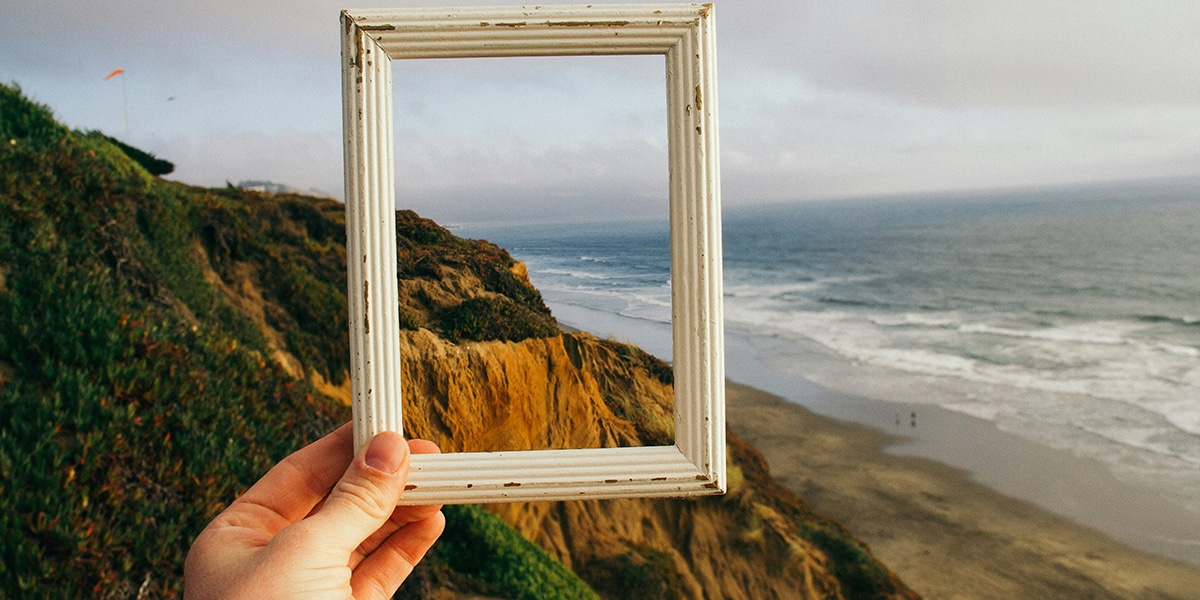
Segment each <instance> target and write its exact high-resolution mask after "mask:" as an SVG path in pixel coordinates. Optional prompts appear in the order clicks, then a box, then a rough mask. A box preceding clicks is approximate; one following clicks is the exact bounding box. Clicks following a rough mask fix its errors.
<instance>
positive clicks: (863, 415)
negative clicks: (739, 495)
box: [726, 336, 1200, 589]
mask: <svg viewBox="0 0 1200 600" xmlns="http://www.w3.org/2000/svg"><path fill="white" fill-rule="evenodd" d="M731 349H732V350H733V351H732V352H731V351H730V350H731ZM755 356H756V351H755V350H754V349H753V348H752V347H751V346H750V344H749V342H748V341H747V340H745V339H743V338H740V337H737V336H731V337H727V339H726V361H727V373H728V377H729V379H731V380H734V381H738V382H743V381H752V382H753V383H752V384H750V385H751V386H752V387H753V388H756V389H758V390H761V391H764V392H767V393H770V394H774V395H776V396H779V397H781V398H783V399H784V400H785V401H787V402H789V403H791V404H793V405H795V406H799V407H802V408H805V409H808V410H810V411H812V412H815V413H816V414H818V415H821V416H824V417H827V418H831V419H835V420H838V421H842V422H845V423H853V424H857V425H863V426H866V427H869V428H870V429H872V430H873V431H875V432H877V433H879V434H882V435H886V436H890V441H889V442H888V443H887V444H886V445H885V446H884V447H883V448H882V452H883V453H885V454H886V455H890V456H904V457H912V458H923V459H928V460H932V461H935V462H937V463H940V464H942V465H944V466H948V467H952V468H954V469H957V470H960V471H962V472H963V473H964V474H965V476H966V477H967V478H969V479H970V480H971V481H973V482H976V483H979V484H982V485H984V486H986V487H987V488H988V489H989V490H990V491H992V492H994V493H996V494H1000V495H1004V496H1007V497H1011V498H1014V499H1017V500H1022V501H1025V502H1028V503H1030V504H1032V505H1035V506H1037V507H1039V508H1041V509H1044V510H1047V511H1049V512H1050V513H1053V514H1055V515H1057V516H1060V517H1063V518H1066V519H1069V520H1070V521H1072V522H1074V523H1077V524H1079V525H1082V526H1084V527H1088V528H1090V529H1094V530H1097V531H1100V532H1102V533H1104V534H1106V535H1109V536H1111V537H1113V538H1115V539H1116V540H1118V541H1119V542H1121V543H1123V544H1126V545H1128V546H1130V547H1131V548H1135V549H1138V550H1141V551H1145V552H1151V553H1154V554H1158V555H1161V556H1164V557H1167V558H1170V559H1174V560H1180V561H1184V562H1187V563H1190V564H1191V565H1193V566H1196V567H1198V568H1200V514H1197V513H1195V512H1192V511H1190V510H1188V509H1187V508H1184V507H1183V506H1181V505H1179V504H1176V503H1175V502H1172V501H1170V500H1168V499H1166V498H1164V497H1163V496H1162V494H1160V493H1159V492H1157V491H1156V490H1154V489H1152V488H1149V487H1146V486H1142V485H1137V484H1133V483H1129V482H1125V481H1122V480H1119V479H1118V478H1117V477H1116V476H1115V475H1114V474H1113V473H1112V472H1111V471H1109V470H1108V468H1107V467H1105V466H1104V465H1103V464H1101V463H1100V462H1098V461H1096V460H1092V459H1087V458H1081V457H1078V456H1075V455H1073V454H1071V453H1070V452H1068V451H1066V450H1058V449H1053V448H1049V447H1047V446H1043V445H1041V444H1038V443H1037V442H1034V441H1032V440H1028V439H1025V438H1023V437H1020V436H1018V435H1016V434H1012V433H1008V432H1004V431H1001V430H999V429H998V428H997V427H996V426H995V424H993V423H991V422H989V421H985V420H982V419H978V418H975V417H972V416H969V415H966V414H962V413H958V412H954V411H951V410H947V409H944V408H941V407H938V406H934V405H911V404H901V403H890V402H883V401H880V400H872V399H869V398H864V397H860V396H855V395H851V394H845V393H842V392H838V391H834V390H830V389H828V388H825V387H823V386H821V385H819V384H816V383H813V382H811V381H808V380H807V379H804V378H803V377H801V376H797V375H787V374H783V373H779V372H777V371H774V370H772V369H770V368H769V367H767V366H766V365H764V364H762V363H761V362H760V361H759V360H758V359H757V358H756V357H755ZM911 412H915V413H916V414H917V423H918V425H917V426H916V427H912V426H910V424H909V415H910V413H911ZM897 415H899V416H900V425H899V426H898V427H897V426H895V419H896V416H897ZM1198 589H1200V588H1198Z"/></svg>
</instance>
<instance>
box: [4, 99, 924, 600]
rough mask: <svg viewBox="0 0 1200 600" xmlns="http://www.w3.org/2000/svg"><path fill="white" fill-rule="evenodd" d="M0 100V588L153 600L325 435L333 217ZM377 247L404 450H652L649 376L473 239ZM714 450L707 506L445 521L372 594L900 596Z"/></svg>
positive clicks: (458, 510) (336, 265) (336, 369)
mask: <svg viewBox="0 0 1200 600" xmlns="http://www.w3.org/2000/svg"><path fill="white" fill-rule="evenodd" d="M0 103H2V106H0V108H2V109H3V110H2V111H0V117H2V119H0V141H3V144H2V145H0V167H2V168H0V427H3V429H2V430H0V559H2V560H0V595H3V596H14V597H17V596H39V597H78V596H90V597H101V598H118V597H135V596H142V595H146V594H148V595H150V596H154V597H172V596H177V595H178V593H179V590H180V577H181V573H182V571H181V568H182V560H183V556H184V555H185V554H186V551H187V547H188V546H189V545H190V543H191V540H192V539H193V538H194V536H195V535H196V534H197V533H198V532H199V531H200V529H202V528H203V526H204V524H206V523H207V521H208V520H209V519H211V518H212V517H213V516H214V515H215V514H216V513H217V512H219V511H220V510H221V509H222V508H223V507H224V506H225V505H226V504H227V503H228V502H229V501H230V500H231V499H232V498H234V497H236V496H237V494H239V493H241V491H243V490H245V489H246V488H247V487H248V486H249V485H250V484H252V483H253V481H255V480H256V479H257V478H258V477H259V476H261V475H262V473H263V472H265V470H266V469H267V468H269V466H270V465H271V464H273V463H274V462H276V461H278V460H279V459H281V458H282V457H284V456H286V455H287V454H288V453H290V452H292V451H294V450H295V449H297V448H299V447H301V446H303V445H304V444H306V443H308V442H310V441H312V440H313V439H315V438H316V437H319V436H320V435H321V434H322V433H323V432H326V431H328V430H330V429H332V428H333V427H335V426H336V425H337V424H338V423H339V422H344V421H345V420H347V419H348V418H349V409H348V408H347V406H346V401H347V399H348V397H349V382H348V381H347V376H346V373H347V372H348V360H349V355H348V351H347V342H346V329H347V324H346V312H347V311H346V299H345V215H344V212H343V209H342V206H341V204H340V203H338V202H336V201H334V200H330V199H321V198H311V197H305V196H299V195H292V194H277V195H274V194H266V193H260V192H252V191H246V190H240V189H236V188H233V187H232V186H229V187H227V188H223V189H201V188H195V187H190V186H185V185H181V184H177V183H172V182H169V181H165V180H162V179H160V178H158V177H156V176H154V175H152V174H151V172H150V171H149V170H147V168H146V167H145V166H144V165H142V164H140V163H139V162H138V160H137V159H136V158H135V157H133V156H131V155H130V154H128V153H126V152H125V151H124V150H122V149H121V148H120V147H118V146H116V145H114V144H113V143H112V142H111V141H110V140H109V139H108V138H106V137H104V136H102V135H99V134H95V133H89V132H76V131H70V130H68V129H67V128H65V127H63V126H62V125H60V124H58V123H57V122H56V121H54V119H53V118H52V116H51V114H50V112H49V110H48V109H46V108H45V107H41V106H38V105H36V104H35V103H32V102H30V101H28V100H27V99H25V98H24V97H23V96H22V94H21V93H20V91H19V90H18V89H16V88H13V87H8V86H0ZM151 158H153V157H151ZM397 243H398V256H397V262H398V274H397V275H398V278H399V283H400V290H401V306H400V315H401V318H400V323H399V324H400V326H401V329H402V340H403V380H404V386H405V387H404V390H403V393H404V396H405V398H406V410H405V419H406V422H405V427H406V432H407V433H408V434H409V435H413V436H420V437H426V438H429V439H432V440H434V441H435V442H437V443H438V444H439V445H440V446H441V447H442V448H443V449H444V451H458V450H501V449H539V448H561V447H611V446H636V445H655V444H664V443H669V442H670V440H671V436H672V431H671V426H672V419H671V402H672V400H671V398H672V392H671V371H670V368H669V367H668V366H667V365H665V364H664V363H662V361H659V360H658V359H656V358H654V357H652V356H649V355H647V354H646V353H644V352H642V351H641V350H640V349H637V348H636V347H633V346H629V345H626V344H620V343H617V342H613V341H611V340H604V339H599V338H596V337H595V336H592V335H590V334H587V333H582V332H573V333H563V332H562V331H561V329H560V328H559V326H558V325H557V323H556V322H555V321H554V318H553V316H552V315H551V314H550V311H549V309H548V308H546V306H545V304H544V303H543V302H542V300H541V296H540V294H539V293H538V292H537V290H536V289H535V288H534V287H533V286H532V285H531V284H530V282H529V280H528V277H527V275H526V273H525V270H524V267H523V265H521V263H520V262H518V261H515V260H513V259H512V257H511V256H509V255H508V253H507V252H505V251H504V250H502V249H500V248H498V247H497V246H495V245H494V244H490V243H487V242H485V241H478V240H464V239H460V238H457V237H455V236H453V235H452V234H451V233H450V232H449V231H447V230H445V229H444V228H441V227H439V226H437V225H436V224H435V223H433V222H431V221H428V220H426V219H422V218H420V217H419V216H417V215H415V214H413V213H411V212H408V211H401V212H399V213H397ZM583 325H584V326H586V324H583ZM728 455H729V461H730V463H729V465H728V470H729V480H730V490H729V493H728V494H727V495H725V496H721V497H709V498H699V499H688V500H647V499H628V500H608V501H575V502H564V503H512V504H498V505H491V506H487V507H485V508H480V507H471V506H467V507H447V509H446V513H447V518H448V523H449V526H448V530H447V533H446V535H445V536H444V537H443V541H442V542H440V543H439V546H438V547H437V548H435V550H434V551H433V552H432V553H431V554H430V556H429V557H428V559H427V560H426V561H425V562H424V563H422V565H421V567H420V569H419V570H418V572H417V573H415V574H414V577H413V578H412V580H411V582H410V584H409V585H406V586H405V588H403V589H402V590H401V593H400V595H399V596H398V597H406V598H453V597H479V596H489V597H512V598H538V597H545V598H559V597H596V596H597V595H598V596H599V597H604V598H627V597H638V598H648V597H653V598H772V597H776V598H796V597H802V598H839V597H840V598H911V597H915V594H913V593H912V592H911V591H910V590H909V589H908V588H907V587H906V586H905V585H904V584H903V583H902V582H900V581H899V580H898V578H896V577H895V576H894V575H893V574H892V573H891V572H890V571H888V570H887V568H886V567H884V566H883V565H882V564H880V563H879V562H878V561H877V560H875V558H874V557H873V556H872V555H871V554H870V551H869V550H868V549H867V548H866V546H865V545H863V544H862V543H861V542H859V541H858V540H856V539H855V538H854V537H853V536H851V535H850V533H849V532H848V531H846V529H845V528H844V527H842V526H840V525H839V524H837V523H835V522H833V521H830V520H828V519H825V518H823V517H820V516H818V515H815V514H813V513H812V512H811V511H810V510H809V509H808V508H807V506H806V505H805V504H804V502H803V501H802V500H800V499H798V498H796V497H795V496H794V495H793V494H792V493H791V492H789V491H788V490H786V489H785V488H783V487H782V486H780V485H779V484H778V483H777V482H775V480H773V479H772V478H771V477H770V474H769V473H768V470H767V465H766V462H765V460H764V459H763V458H762V457H761V455H759V454H758V452H757V451H756V450H754V449H753V448H752V447H750V446H748V445H747V444H745V443H743V442H742V441H740V440H739V439H737V438H736V437H732V436H731V437H730V438H729V447H728ZM496 517H499V518H498V519H497V518H496ZM531 542H532V543H531ZM480 549H488V550H487V551H482V550H480Z"/></svg>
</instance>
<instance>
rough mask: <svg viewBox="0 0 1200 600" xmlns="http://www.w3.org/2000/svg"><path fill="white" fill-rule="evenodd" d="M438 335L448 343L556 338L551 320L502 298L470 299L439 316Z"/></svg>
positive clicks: (555, 327)
mask: <svg viewBox="0 0 1200 600" xmlns="http://www.w3.org/2000/svg"><path fill="white" fill-rule="evenodd" d="M441 321H442V328H441V332H442V335H444V336H445V337H446V338H447V339H449V340H451V341H455V342H457V341H459V340H508V341H514V342H515V341H520V340H524V339H528V338H541V337H550V336H554V335H558V326H556V325H555V324H554V322H553V320H551V319H548V318H546V317H545V316H543V315H541V314H539V313H537V312H535V311H533V310H531V309H529V308H527V307H524V306H521V305H519V304H517V303H516V302H513V301H512V300H510V299H508V298H506V297H504V296H491V297H479V298H469V299H467V300H464V301H463V302H462V303H460V304H458V305H457V306H455V307H453V308H451V309H450V310H448V311H446V312H445V313H443V314H442V319H441Z"/></svg>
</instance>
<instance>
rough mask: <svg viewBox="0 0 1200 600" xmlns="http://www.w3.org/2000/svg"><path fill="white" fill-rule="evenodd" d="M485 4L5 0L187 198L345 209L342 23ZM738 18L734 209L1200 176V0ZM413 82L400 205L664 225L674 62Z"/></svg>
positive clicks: (892, 7)
mask: <svg viewBox="0 0 1200 600" xmlns="http://www.w3.org/2000/svg"><path fill="white" fill-rule="evenodd" d="M476 4H513V2H487V1H486V0H468V1H466V2H463V1H458V2H454V1H451V2H445V1H442V0H422V1H421V2H417V3H405V2H402V1H397V0H383V1H382V2H349V3H344V2H341V1H338V2H331V1H328V0H259V1H251V2H249V3H247V2H245V0H210V1H203V2H184V1H173V2H163V1H161V0H154V1H151V0H4V4H3V7H2V8H0V81H5V82H16V83H17V84H19V85H20V86H21V87H22V88H23V89H24V91H25V93H26V94H27V95H29V96H31V97H32V98H34V99H35V100H37V101H39V102H42V103H45V104H48V105H49V106H50V107H51V108H52V109H53V110H54V112H55V114H56V115H57V116H58V117H59V119H61V120H63V121H64V122H66V123H67V124H68V125H69V126H71V127H74V128H80V129H99V130H102V131H104V132H106V133H108V134H110V135H113V136H115V137H119V138H128V141H129V142H131V143H132V144H133V145H135V146H139V147H142V148H144V149H147V150H149V151H151V152H154V153H155V154H157V155H159V156H161V157H163V158H165V159H168V160H171V161H173V162H174V163H175V164H176V171H175V173H174V174H172V175H171V176H170V177H172V178H175V179H178V180H180V181H184V182H187V183H192V184H198V185H205V186H219V185H224V183H225V182H226V181H230V182H234V183H236V182H239V181H242V180H249V179H256V180H271V181H275V182H279V183H283V184H287V185H290V186H292V187H295V188H299V189H301V190H314V191H317V192H319V193H322V194H326V195H330V196H335V197H339V198H340V197H341V196H342V186H343V183H342V158H341V91H340V85H341V80H340V70H339V69H340V61H339V47H340V46H339V40H338V33H339V31H338V15H339V12H340V10H341V9H342V8H345V7H347V6H353V7H355V8H360V7H369V6H403V5H407V6H429V5H476ZM716 24H717V53H718V70H719V75H718V84H719V93H720V119H721V122H720V124H721V144H722V146H721V156H722V182H723V191H722V194H723V200H724V202H725V203H726V205H730V206H733V205H741V204H751V203H760V202H778V201H791V200H805V199H813V198H836V197H846V196H860V195H876V194H897V193H912V192H926V191H947V190H973V189H988V188H999V187H1021V186H1033V185H1042V184H1057V183H1075V182H1089V181H1105V180H1120V179H1131V178H1158V177H1178V176H1189V177H1190V176H1200V2H1196V1H1195V0H1179V1H1168V0H1147V1H1139V2H1129V1H1122V2H1112V1H1099V2H1060V1H1054V0H1041V1H1026V0H1015V1H1014V0H1003V1H996V0H987V1H974V0H956V1H944V2H935V1H918V0H878V1H868V0H864V1H859V2H818V1H808V2H795V1H781V0H724V1H718V2H716ZM116 68H122V69H124V70H125V73H124V75H121V76H118V77H115V78H113V79H111V80H108V81H105V80H104V76H105V75H107V74H108V73H109V72H111V71H112V70H113V69H116ZM394 69H395V74H394V79H395V82H396V87H395V91H394V94H395V100H394V102H395V108H396V134H397V143H398V150H397V162H398V165H397V180H398V186H399V190H398V197H399V202H400V204H401V205H402V206H405V207H412V208H415V209H417V210H418V212H421V213H423V214H425V215H428V216H431V217H434V218H436V219H440V220H447V221H460V222H469V221H475V220H480V219H493V218H499V217H500V216H503V217H505V218H526V217H527V216H536V215H544V214H545V212H546V211H547V210H550V209H551V208H553V207H558V209H562V207H564V206H571V207H575V209H574V210H588V211H598V212H603V211H608V212H617V213H619V214H625V215H628V214H635V213H637V212H639V211H642V210H651V209H652V210H658V208H657V207H661V206H663V203H662V202H661V200H662V198H664V197H665V195H666V160H665V152H666V141H665V140H666V125H665V109H664V104H665V92H664V91H663V90H664V88H663V63H662V59H661V57H618V58H570V59H479V60H468V61H445V60H443V61H417V62H407V63H402V64H401V63H397V64H395V65H394ZM579 207H586V208H583V209H581V208H579ZM646 207H653V208H646ZM563 210H567V209H563ZM662 210H664V211H665V208H663V209H662Z"/></svg>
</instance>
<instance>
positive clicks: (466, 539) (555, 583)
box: [434, 505, 597, 600]
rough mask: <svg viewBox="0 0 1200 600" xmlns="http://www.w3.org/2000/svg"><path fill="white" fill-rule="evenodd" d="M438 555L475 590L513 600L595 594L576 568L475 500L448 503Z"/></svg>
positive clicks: (560, 599) (564, 598) (551, 599)
mask: <svg viewBox="0 0 1200 600" xmlns="http://www.w3.org/2000/svg"><path fill="white" fill-rule="evenodd" d="M444 512H445V515H446V524H447V528H446V533H445V534H443V535H442V539H441V540H440V541H439V542H438V545H437V546H436V549H435V551H434V552H435V559H436V560H440V561H441V562H444V564H446V565H447V566H449V567H450V568H452V569H453V570H454V571H456V572H458V573H460V574H462V575H464V576H466V577H467V578H469V579H470V580H473V581H474V582H475V585H474V586H473V587H474V588H475V589H473V590H472V591H474V592H476V593H481V594H487V595H490V596H499V597H504V598H513V599H515V600H572V599H575V598H597V596H596V593H595V592H593V591H592V590H591V588H589V587H588V586H587V584H585V583H583V582H582V581H581V580H580V579H579V578H578V577H577V576H576V575H575V574H574V573H572V572H571V571H570V570H569V569H567V568H566V567H564V566H563V565H562V563H560V562H558V561H556V560H554V559H553V558H552V557H550V555H549V554H547V553H546V551H545V550H542V548H541V547H539V546H538V545H537V544H534V543H533V542H531V541H529V540H527V539H525V538H524V537H522V536H521V534H519V533H517V532H516V531H514V530H513V529H512V528H511V527H509V526H508V524H506V523H505V522H504V521H501V520H500V518H499V517H497V516H495V515H493V514H491V513H489V512H487V511H485V510H483V509H482V508H480V507H479V506H477V505H461V506H447V507H446V508H445V509H444Z"/></svg>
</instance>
